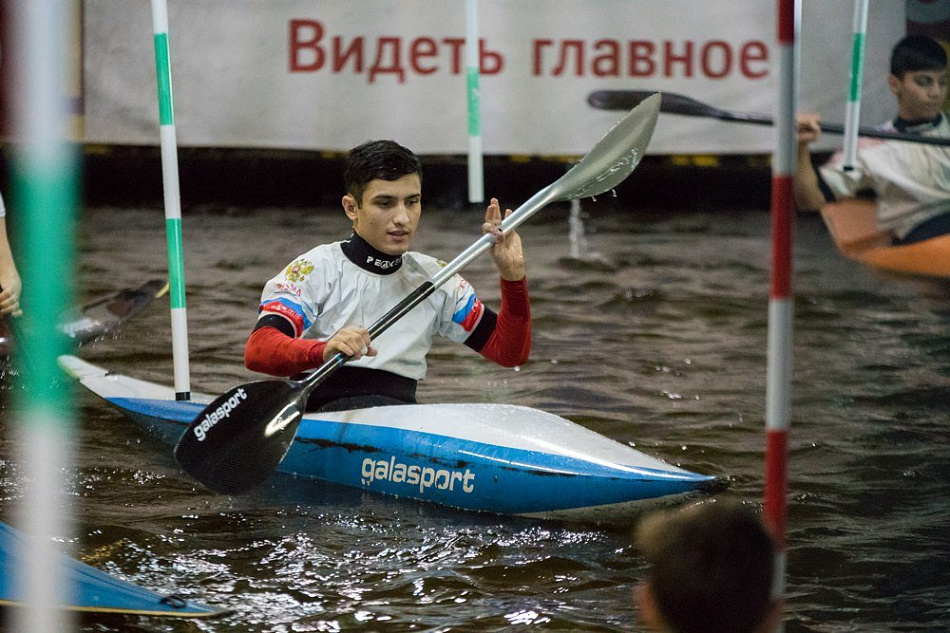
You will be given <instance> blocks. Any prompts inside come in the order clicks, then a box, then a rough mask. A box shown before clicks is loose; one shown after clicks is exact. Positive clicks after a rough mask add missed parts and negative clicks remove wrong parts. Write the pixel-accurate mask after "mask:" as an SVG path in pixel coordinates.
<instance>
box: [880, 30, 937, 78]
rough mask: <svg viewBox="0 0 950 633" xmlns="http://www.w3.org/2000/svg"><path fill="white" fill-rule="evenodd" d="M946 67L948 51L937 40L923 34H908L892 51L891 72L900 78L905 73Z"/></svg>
mask: <svg viewBox="0 0 950 633" xmlns="http://www.w3.org/2000/svg"><path fill="white" fill-rule="evenodd" d="M946 67H947V51H945V50H944V49H943V46H941V45H940V44H938V43H937V42H936V40H933V39H931V38H929V37H925V36H923V35H908V36H907V37H905V38H904V39H902V40H901V41H899V42H898V43H897V44H895V45H894V49H893V50H892V51H891V74H892V75H894V76H895V77H897V78H898V79H903V78H904V73H908V72H916V71H919V70H943V69H945V68H946Z"/></svg>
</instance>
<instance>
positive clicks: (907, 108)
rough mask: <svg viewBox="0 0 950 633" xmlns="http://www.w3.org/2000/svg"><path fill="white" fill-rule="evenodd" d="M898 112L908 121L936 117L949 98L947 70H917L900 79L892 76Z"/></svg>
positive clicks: (890, 82) (905, 74)
mask: <svg viewBox="0 0 950 633" xmlns="http://www.w3.org/2000/svg"><path fill="white" fill-rule="evenodd" d="M889 84H890V88H891V92H893V93H894V94H895V95H896V96H897V105H898V114H899V115H900V117H901V118H902V119H906V120H908V121H921V120H924V119H934V118H936V116H937V114H939V112H940V110H941V108H942V107H943V102H944V101H945V100H946V98H947V70H946V69H943V70H915V71H909V72H906V73H904V76H903V77H902V78H900V79H898V78H897V77H895V76H894V75H891V76H890V81H889Z"/></svg>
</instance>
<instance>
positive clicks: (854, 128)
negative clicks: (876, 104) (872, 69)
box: [842, 0, 868, 171]
mask: <svg viewBox="0 0 950 633" xmlns="http://www.w3.org/2000/svg"><path fill="white" fill-rule="evenodd" d="M867 28H868V0H855V2H854V29H853V30H854V41H853V44H852V48H851V90H850V92H849V93H848V108H847V110H846V112H845V119H844V164H843V165H842V168H843V169H844V170H845V171H850V170H852V169H854V161H855V159H856V158H857V154H858V126H859V125H860V123H861V84H862V83H863V74H864V40H865V33H866V32H867Z"/></svg>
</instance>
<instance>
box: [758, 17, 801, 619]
mask: <svg viewBox="0 0 950 633" xmlns="http://www.w3.org/2000/svg"><path fill="white" fill-rule="evenodd" d="M798 25H799V4H798V0H778V47H777V51H778V62H779V65H778V72H777V74H776V77H775V79H776V82H777V84H778V112H777V113H776V116H775V124H776V126H775V130H776V135H777V136H776V142H775V153H774V154H773V157H772V284H771V290H770V293H769V334H768V376H767V385H766V406H765V430H766V451H765V519H766V521H767V522H768V524H769V526H770V527H771V529H772V532H773V535H774V537H775V543H776V551H775V580H774V584H773V591H772V594H773V597H775V598H781V597H782V596H783V595H784V594H785V562H786V551H785V550H786V544H785V517H786V503H785V496H786V488H787V474H786V466H787V460H788V428H789V422H790V418H791V382H792V381H791V377H792V332H793V330H794V324H793V321H794V297H793V294H792V228H793V226H794V220H795V207H794V198H793V193H792V177H793V175H794V169H795V164H796V149H797V148H796V139H795V133H796V126H795V111H796V109H797V107H798V104H797V85H798V50H797V48H796V36H797V33H798ZM780 628H782V627H780Z"/></svg>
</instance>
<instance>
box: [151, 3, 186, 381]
mask: <svg viewBox="0 0 950 633" xmlns="http://www.w3.org/2000/svg"><path fill="white" fill-rule="evenodd" d="M152 28H153V32H154V35H155V77H156V80H157V81H158V118H159V125H160V128H159V129H160V133H161V143H162V181H163V183H164V190H165V231H166V234H167V237H168V276H169V288H170V292H169V297H170V301H171V321H172V363H173V365H174V371H175V399H176V400H189V399H191V382H190V380H191V379H190V377H189V369H188V315H187V311H186V308H185V261H184V253H183V250H182V237H181V235H182V232H181V192H180V190H179V187H178V145H177V140H176V135H175V112H174V100H173V99H172V66H171V57H170V56H169V54H168V4H167V2H166V0H152Z"/></svg>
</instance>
